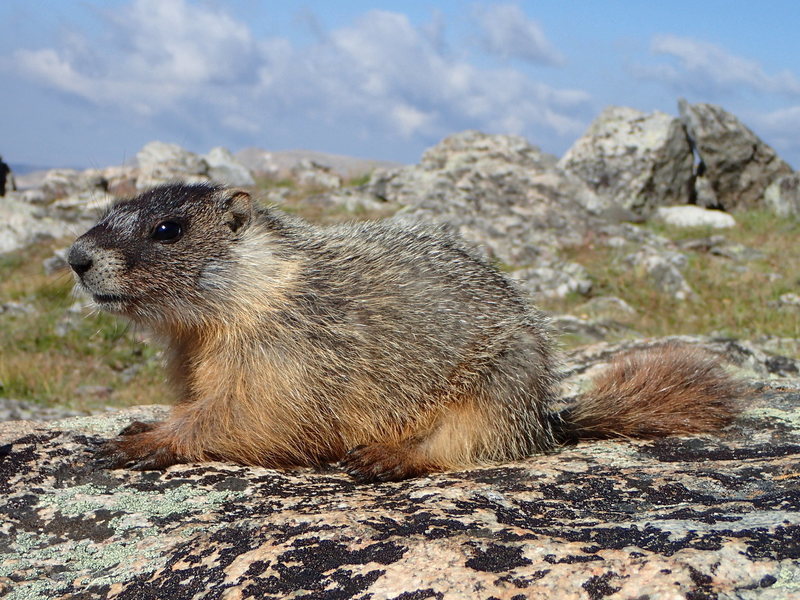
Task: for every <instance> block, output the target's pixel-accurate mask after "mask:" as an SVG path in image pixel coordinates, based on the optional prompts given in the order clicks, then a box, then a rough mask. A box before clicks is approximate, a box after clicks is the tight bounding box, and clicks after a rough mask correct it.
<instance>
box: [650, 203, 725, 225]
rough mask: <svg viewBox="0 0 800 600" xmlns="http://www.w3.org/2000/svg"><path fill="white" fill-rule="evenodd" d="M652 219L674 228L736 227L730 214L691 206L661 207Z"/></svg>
mask: <svg viewBox="0 0 800 600" xmlns="http://www.w3.org/2000/svg"><path fill="white" fill-rule="evenodd" d="M652 219H653V220H654V221H657V222H659V223H664V224H665V225H670V226H672V227H711V228H712V229H726V228H728V227H733V226H735V225H736V219H734V218H733V217H732V216H731V215H729V214H728V213H724V212H722V211H720V210H709V209H707V208H701V207H699V206H691V205H687V206H661V207H659V208H657V209H656V211H655V213H654V214H653V216H652Z"/></svg>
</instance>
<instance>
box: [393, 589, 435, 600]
mask: <svg viewBox="0 0 800 600" xmlns="http://www.w3.org/2000/svg"><path fill="white" fill-rule="evenodd" d="M427 598H435V599H436V600H443V599H444V594H443V593H442V592H434V591H433V589H432V588H426V589H424V590H416V591H414V592H403V593H402V594H400V595H399V596H394V597H393V598H390V599H389V600H426V599H427Z"/></svg>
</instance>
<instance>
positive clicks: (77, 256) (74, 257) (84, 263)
mask: <svg viewBox="0 0 800 600" xmlns="http://www.w3.org/2000/svg"><path fill="white" fill-rule="evenodd" d="M67 262H68V263H69V266H70V267H72V270H73V271H75V272H76V273H77V274H78V275H83V274H84V273H86V271H88V270H89V269H91V268H92V257H91V256H89V253H88V252H86V251H85V250H84V249H83V248H80V247H79V246H77V245H76V246H73V247H72V248H70V251H69V255H68V256H67Z"/></svg>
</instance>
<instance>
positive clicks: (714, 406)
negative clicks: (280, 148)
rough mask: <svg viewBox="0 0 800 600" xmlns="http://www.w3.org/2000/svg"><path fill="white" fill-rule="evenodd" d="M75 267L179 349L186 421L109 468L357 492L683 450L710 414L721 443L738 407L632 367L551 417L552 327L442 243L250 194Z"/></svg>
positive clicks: (494, 275)
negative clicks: (330, 465) (350, 479)
mask: <svg viewBox="0 0 800 600" xmlns="http://www.w3.org/2000/svg"><path fill="white" fill-rule="evenodd" d="M69 262H70V265H71V266H72V268H73V269H74V270H75V272H76V274H77V276H78V279H79V282H80V284H81V285H82V286H83V287H84V289H85V290H87V291H88V292H89V293H90V294H91V295H92V297H93V299H94V300H95V302H96V303H97V304H98V305H99V306H100V307H101V308H103V309H106V310H109V311H112V312H116V313H119V314H122V315H125V316H127V317H128V318H130V319H132V320H134V321H136V322H139V323H141V324H143V325H146V326H148V327H150V328H152V329H153V330H154V331H155V333H157V334H158V335H159V336H160V337H161V338H163V339H164V340H165V342H166V343H167V347H168V348H167V349H168V363H169V364H168V367H169V374H170V377H171V379H172V381H173V383H174V385H175V388H176V391H177V393H178V395H179V403H178V405H177V406H176V407H175V408H174V410H173V414H172V416H171V417H170V418H169V419H168V420H167V421H165V422H163V423H157V424H149V425H148V424H134V425H133V426H132V427H131V428H129V429H127V430H126V431H125V432H123V433H124V434H125V435H124V436H123V437H122V438H119V439H117V440H115V441H113V442H111V443H110V444H109V446H108V453H109V458H108V462H109V463H110V464H112V465H116V466H121V465H125V464H133V465H134V466H135V467H136V468H162V467H164V466H167V465H169V464H172V463H175V462H179V461H187V460H206V459H212V458H216V459H225V460H233V461H238V462H243V463H249V464H261V465H266V466H291V465H308V464H315V463H319V462H323V461H331V460H340V459H344V464H345V468H346V469H347V470H348V471H349V472H351V473H352V474H353V475H354V476H356V477H357V478H359V479H362V480H372V479H384V480H385V479H399V478H403V477H408V476H412V475H416V474H421V473H427V472H430V471H435V470H441V469H450V468H455V467H465V466H469V465H473V464H479V463H485V462H492V461H495V462H496V461H503V460H510V459H515V458H522V457H524V456H528V455H530V454H532V453H535V452H546V451H549V450H552V449H553V448H554V447H556V445H557V444H559V443H560V442H562V441H564V440H567V439H570V438H571V437H575V436H578V435H587V436H592V437H600V436H604V435H609V434H612V433H615V432H625V431H637V432H642V431H658V432H660V433H664V432H669V431H692V430H693V429H692V427H693V426H694V425H693V424H695V423H700V422H701V421H700V419H699V418H695V417H699V416H700V415H701V414H702V416H703V417H705V419H704V420H703V421H702V422H703V424H704V425H703V427H705V428H706V429H713V428H715V427H719V426H722V425H723V424H724V423H725V422H726V421H727V420H728V419H729V418H730V416H731V414H732V411H731V409H730V403H729V399H730V397H731V396H733V395H734V394H735V393H736V392H737V387H736V385H735V384H733V383H731V382H730V381H729V380H728V379H727V378H726V377H725V376H724V374H722V373H721V371H720V370H719V368H718V367H717V366H716V365H715V364H713V363H712V362H710V361H708V360H707V359H706V358H704V357H701V356H695V355H691V356H688V358H687V356H686V354H685V353H683V352H682V351H681V350H680V349H677V350H675V349H670V350H668V351H666V352H664V353H662V354H660V355H656V356H649V357H645V358H643V359H641V360H639V359H637V360H634V361H633V362H631V363H630V364H633V365H635V369H636V370H638V372H640V373H642V374H643V375H642V376H640V377H639V378H638V380H636V381H635V382H634V383H633V384H632V385H628V386H626V385H622V384H624V383H625V381H626V380H627V379H629V376H630V373H629V371H630V369H629V368H627V367H625V368H622V367H620V368H618V369H616V370H613V371H612V372H611V375H610V377H607V378H605V379H604V380H603V381H602V382H601V385H600V390H599V394H598V395H597V397H596V398H594V400H596V401H590V400H591V398H587V399H586V400H585V401H584V403H583V405H582V406H585V407H586V408H585V409H584V410H580V406H579V407H577V408H576V409H574V410H570V411H565V412H563V413H561V414H560V415H553V414H550V406H551V403H552V400H553V398H554V389H555V384H556V378H555V376H554V370H555V366H554V360H553V357H552V354H551V341H550V333H549V330H548V327H547V324H546V321H545V319H544V318H543V317H542V316H541V314H540V313H539V312H538V311H537V310H536V309H535V308H533V307H532V306H530V305H529V304H528V303H527V302H526V301H525V299H524V297H523V295H522V294H521V293H520V292H519V291H518V290H517V289H516V287H515V286H514V285H513V284H512V283H511V282H510V281H509V280H508V279H507V278H506V277H505V276H503V275H502V274H501V273H500V272H499V271H498V270H497V269H495V268H494V267H493V266H491V265H490V264H489V263H488V262H487V261H485V260H484V259H483V258H481V257H480V255H479V254H478V253H477V252H475V251H474V250H473V249H471V248H470V247H468V246H466V245H465V244H464V242H462V241H460V240H459V239H457V238H456V237H454V236H452V235H450V234H448V233H446V232H444V231H443V230H441V229H437V228H433V227H426V226H421V225H413V226H410V225H405V224H400V223H390V222H382V223H364V224H354V225H343V226H336V227H329V228H323V227H314V226H310V225H308V224H306V223H304V222H303V221H301V220H298V219H295V218H291V217H288V216H286V215H283V214H281V213H279V212H277V211H273V210H258V209H255V208H254V207H253V205H252V201H251V199H250V197H249V195H248V194H247V193H245V192H242V191H238V190H226V189H222V188H215V187H208V186H184V185H173V186H165V187H162V188H156V189H154V190H151V191H149V192H146V193H144V194H142V195H141V196H139V197H137V198H135V199H133V200H130V201H127V202H122V203H119V204H117V205H116V206H114V207H113V208H112V209H111V210H110V212H109V214H108V215H106V216H105V217H104V218H103V219H102V220H101V221H100V223H98V225H97V226H96V227H94V228H93V229H92V230H90V231H89V232H88V233H86V234H85V235H84V236H82V237H81V238H79V240H78V241H77V242H76V243H75V245H74V246H73V248H72V249H71V251H70V255H69ZM665 361H666V362H665ZM625 364H626V365H627V364H628V363H625ZM650 375H653V377H650ZM664 377H666V378H667V379H669V381H670V382H671V383H670V386H668V389H669V390H673V391H668V392H667V393H665V392H664V390H665V389H666V388H664V386H661V385H660V381H661V379H663V378H664ZM651 380H652V381H651ZM675 381H686V382H688V384H687V385H686V386H676V385H673V383H674V382H675ZM695 396H697V397H702V398H703V399H704V401H706V404H705V405H697V404H696V403H694V402H693V398H694V397H695ZM654 402H657V403H658V406H656V405H655V404H654ZM620 406H622V407H624V411H622V412H621V411H620V410H619V407H620ZM665 415H666V416H665ZM675 415H678V416H677V417H675ZM631 419H633V420H634V421H637V422H642V421H644V420H650V419H653V420H656V421H658V423H656V424H655V425H656V426H652V427H649V428H648V427H638V428H637V427H630V420H631ZM659 423H660V425H659ZM682 424H688V425H682ZM651 425H653V424H651ZM626 427H627V428H626Z"/></svg>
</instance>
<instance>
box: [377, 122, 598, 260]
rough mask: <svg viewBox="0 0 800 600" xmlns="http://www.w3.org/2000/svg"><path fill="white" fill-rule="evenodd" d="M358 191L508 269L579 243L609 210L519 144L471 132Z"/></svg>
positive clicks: (520, 140) (452, 138)
mask: <svg viewBox="0 0 800 600" xmlns="http://www.w3.org/2000/svg"><path fill="white" fill-rule="evenodd" d="M364 191H365V192H366V193H369V194H372V195H374V196H376V197H377V198H380V199H383V200H385V201H388V202H391V203H396V204H400V205H404V206H405V209H404V210H403V211H402V215H403V217H404V218H411V219H417V220H424V221H435V222H443V223H447V224H449V225H450V226H451V227H453V228H454V229H455V230H456V231H458V232H459V233H460V234H461V235H462V236H463V237H464V238H466V239H467V240H469V241H471V242H473V243H475V244H478V245H480V246H481V247H482V248H484V249H485V250H486V251H488V253H489V254H491V255H492V256H493V257H495V258H497V259H498V260H500V261H502V262H503V263H506V264H508V265H510V266H514V267H525V266H533V265H539V264H541V263H542V259H543V258H545V259H547V260H550V261H552V260H553V259H554V254H555V249H557V248H562V247H564V246H570V245H577V244H580V243H581V242H582V241H583V240H584V238H585V236H586V235H587V232H589V231H592V230H593V229H595V228H596V227H599V226H600V224H601V223H605V221H603V219H601V218H600V216H599V215H600V214H601V213H602V212H603V211H604V210H606V209H608V208H609V207H610V204H608V203H607V202H604V201H603V200H602V199H601V198H598V197H597V195H596V194H594V193H593V192H592V191H591V190H589V189H588V188H587V187H586V186H585V185H584V184H583V183H582V182H581V181H580V180H579V179H578V178H577V177H575V176H573V175H569V174H568V173H565V172H564V171H562V170H561V169H559V168H558V167H557V166H556V160H555V158H554V157H552V156H549V155H546V154H544V153H542V152H541V151H540V150H539V149H537V148H535V147H534V146H531V145H530V144H529V143H528V142H527V141H526V140H525V139H523V138H521V137H518V136H508V135H487V134H483V133H479V132H477V131H465V132H462V133H459V134H455V135H452V136H450V137H448V138H446V139H445V140H443V141H442V142H441V143H439V144H437V145H436V146H434V147H432V148H430V149H429V150H427V151H426V152H425V154H424V155H423V157H422V160H421V161H420V164H419V165H417V166H412V167H404V168H401V169H394V170H388V171H387V170H384V171H376V172H375V173H374V174H373V176H372V179H371V180H370V182H369V184H368V185H366V186H365V190H364Z"/></svg>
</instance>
